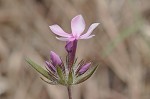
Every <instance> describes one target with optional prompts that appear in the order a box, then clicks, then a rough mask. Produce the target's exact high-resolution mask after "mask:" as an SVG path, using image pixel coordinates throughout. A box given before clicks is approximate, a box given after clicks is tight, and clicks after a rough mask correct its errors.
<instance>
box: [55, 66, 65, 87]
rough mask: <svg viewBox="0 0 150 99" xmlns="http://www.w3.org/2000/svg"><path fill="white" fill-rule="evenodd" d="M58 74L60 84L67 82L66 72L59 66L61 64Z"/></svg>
mask: <svg viewBox="0 0 150 99" xmlns="http://www.w3.org/2000/svg"><path fill="white" fill-rule="evenodd" d="M57 74H58V76H59V78H60V79H59V83H60V84H65V80H64V78H65V77H64V74H63V71H62V69H61V68H60V67H59V66H57Z"/></svg>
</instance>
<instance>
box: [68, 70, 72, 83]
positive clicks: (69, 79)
mask: <svg viewBox="0 0 150 99" xmlns="http://www.w3.org/2000/svg"><path fill="white" fill-rule="evenodd" d="M72 83H73V72H69V75H68V84H69V85H71V84H72Z"/></svg>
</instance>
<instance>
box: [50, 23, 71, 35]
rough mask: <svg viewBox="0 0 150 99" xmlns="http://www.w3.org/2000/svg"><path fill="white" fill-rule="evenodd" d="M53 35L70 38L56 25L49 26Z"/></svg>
mask: <svg viewBox="0 0 150 99" xmlns="http://www.w3.org/2000/svg"><path fill="white" fill-rule="evenodd" d="M49 27H50V29H51V30H52V32H53V33H55V34H56V35H58V36H62V37H70V36H71V35H70V34H68V33H66V32H64V31H63V29H62V28H61V27H60V26H58V25H51V26H49Z"/></svg>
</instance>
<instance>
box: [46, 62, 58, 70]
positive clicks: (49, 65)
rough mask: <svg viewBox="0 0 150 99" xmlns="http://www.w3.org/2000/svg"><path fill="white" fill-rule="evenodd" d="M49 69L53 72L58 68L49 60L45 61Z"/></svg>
mask: <svg viewBox="0 0 150 99" xmlns="http://www.w3.org/2000/svg"><path fill="white" fill-rule="evenodd" d="M45 63H46V65H47V67H48V69H50V70H51V71H52V72H56V68H55V67H54V66H53V65H52V64H51V63H49V62H48V61H45Z"/></svg>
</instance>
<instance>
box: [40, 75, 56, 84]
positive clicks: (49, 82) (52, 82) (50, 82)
mask: <svg viewBox="0 0 150 99" xmlns="http://www.w3.org/2000/svg"><path fill="white" fill-rule="evenodd" d="M40 78H41V79H42V80H43V81H44V82H46V83H48V84H51V85H58V83H57V82H54V81H47V80H45V79H44V78H42V77H40Z"/></svg>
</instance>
